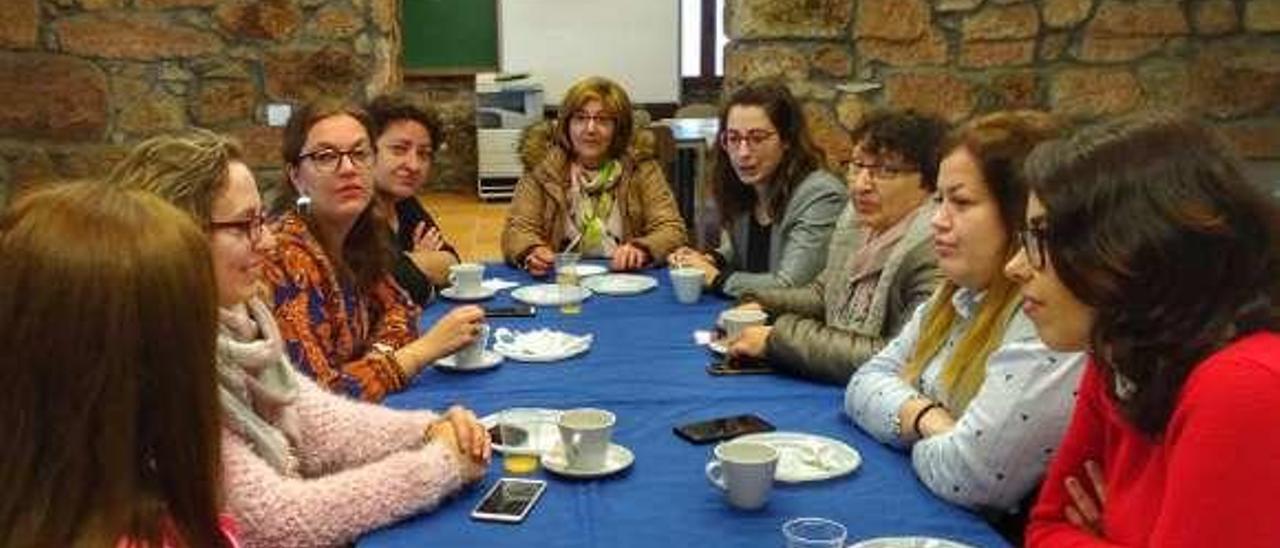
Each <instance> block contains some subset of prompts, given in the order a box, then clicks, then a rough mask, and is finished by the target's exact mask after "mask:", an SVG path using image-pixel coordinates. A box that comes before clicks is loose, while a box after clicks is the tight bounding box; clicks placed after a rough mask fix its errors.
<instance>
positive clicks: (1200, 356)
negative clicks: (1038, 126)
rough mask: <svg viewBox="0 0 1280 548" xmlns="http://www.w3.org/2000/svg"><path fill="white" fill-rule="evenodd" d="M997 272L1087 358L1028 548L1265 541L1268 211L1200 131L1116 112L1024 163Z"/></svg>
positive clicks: (1279, 326) (1278, 309) (1223, 150)
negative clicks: (1023, 223) (1008, 254)
mask: <svg viewBox="0 0 1280 548" xmlns="http://www.w3.org/2000/svg"><path fill="white" fill-rule="evenodd" d="M1025 169H1026V171H1027V179H1028V181H1030V182H1031V186H1032V189H1033V194H1032V196H1031V197H1030V199H1029V201H1028V206H1027V226H1028V228H1027V229H1026V230H1024V231H1022V232H1021V233H1020V238H1021V241H1022V246H1023V251H1022V252H1020V253H1019V254H1018V255H1017V256H1015V257H1014V258H1013V260H1012V261H1010V263H1009V264H1008V265H1007V266H1006V272H1007V273H1008V274H1009V276H1010V277H1012V278H1014V279H1015V280H1017V281H1018V282H1020V283H1021V284H1022V293H1023V296H1024V298H1025V301H1026V305H1025V309H1026V312H1027V315H1028V316H1030V317H1031V319H1032V320H1033V321H1034V322H1035V324H1036V330H1037V331H1038V332H1039V334H1040V337H1041V338H1042V339H1044V342H1045V343H1046V344H1047V345H1048V346H1049V347H1051V348H1054V349H1057V350H1083V349H1087V350H1088V351H1089V354H1090V357H1091V360H1092V361H1091V364H1090V366H1089V368H1088V371H1087V372H1086V374H1085V377H1084V380H1083V381H1082V384H1081V386H1080V390H1079V396H1078V400H1077V402H1076V407H1075V412H1074V415H1073V417H1072V422H1071V424H1070V426H1069V427H1068V430H1067V434H1066V437H1065V438H1064V440H1063V442H1062V444H1061V446H1060V448H1059V449H1058V452H1057V455H1056V456H1055V458H1054V461H1053V463H1052V465H1051V466H1050V468H1049V473H1048V476H1047V478H1046V479H1045V483H1044V485H1043V487H1042V490H1041V492H1040V498H1039V501H1038V502H1037V503H1036V506H1035V508H1034V509H1033V511H1032V515H1031V523H1030V525H1029V527H1028V529H1027V537H1026V538H1027V543H1028V545H1030V546H1052V547H1057V546H1159V547H1162V548H1178V547H1203V546H1231V547H1249V546H1257V547H1263V546H1266V547H1274V546H1276V545H1277V544H1278V543H1280V520H1276V519H1275V514H1276V510H1275V507H1274V502H1273V499H1274V497H1275V494H1276V493H1280V472H1277V470H1280V436H1277V435H1275V431H1276V430H1275V429H1276V426H1275V425H1276V424H1277V423H1280V205H1278V204H1277V203H1276V202H1275V200H1274V199H1271V198H1269V197H1267V196H1266V195H1265V194H1263V193H1262V192H1261V191H1260V190H1259V189H1258V188H1255V187H1253V186H1251V185H1250V184H1249V183H1248V182H1246V180H1245V178H1244V177H1243V176H1242V175H1241V171H1240V167H1239V165H1238V163H1237V162H1236V161H1235V160H1234V159H1233V155H1232V153H1231V152H1230V151H1229V147H1228V146H1227V145H1226V144H1225V142H1224V141H1223V140H1222V139H1221V138H1220V137H1218V136H1217V135H1216V134H1214V133H1213V132H1212V131H1211V130H1209V129H1208V128H1207V127H1206V126H1204V125H1203V124H1201V123H1198V122H1195V121H1192V120H1190V119H1186V118H1180V117H1174V116H1165V115H1151V114H1147V115H1141V116H1135V117H1130V118H1125V119H1122V120H1118V121H1115V122H1112V123H1108V124H1103V125H1100V126H1096V127H1092V128H1089V129H1085V130H1082V131H1080V132H1079V133H1078V134H1076V135H1075V136H1073V137H1071V138H1070V139H1064V140H1059V141H1054V142H1050V143H1048V144H1045V145H1042V146H1041V147H1040V148H1038V149H1037V150H1036V151H1035V152H1034V153H1033V154H1032V155H1031V157H1030V158H1028V160H1027V163H1026V166H1025Z"/></svg>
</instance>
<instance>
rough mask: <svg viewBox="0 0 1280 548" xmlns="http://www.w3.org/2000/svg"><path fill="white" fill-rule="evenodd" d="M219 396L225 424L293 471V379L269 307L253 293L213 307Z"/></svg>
mask: <svg viewBox="0 0 1280 548" xmlns="http://www.w3.org/2000/svg"><path fill="white" fill-rule="evenodd" d="M218 323H219V326H218V398H219V400H221V402H222V411H223V415H224V417H223V420H224V421H226V424H227V426H228V427H230V428H231V429H232V430H234V431H236V432H237V433H239V434H240V435H242V436H244V437H245V438H247V439H248V440H249V441H250V442H251V443H252V445H253V450H254V452H255V453H257V455H258V456H260V457H262V459H263V460H265V461H267V463H269V464H271V466H272V467H274V468H275V469H276V470H277V471H279V472H280V473H282V474H285V475H296V473H297V472H296V471H297V469H298V466H297V460H296V458H295V457H294V455H293V451H292V447H293V443H295V442H296V441H298V439H299V435H300V428H299V424H298V416H297V413H296V411H295V410H294V409H293V406H292V404H293V402H294V401H295V400H297V398H298V379H297V378H296V377H294V375H296V373H294V371H293V368H292V366H291V365H290V364H289V360H288V358H286V357H285V353H284V341H283V340H282V339H281V337H280V329H279V327H277V326H276V322H275V318H273V317H272V316H271V311H270V310H268V309H267V306H266V305H265V304H263V303H262V301H260V300H258V299H257V298H256V297H255V298H252V299H250V300H249V301H248V302H246V303H245V306H243V307H236V308H222V309H220V310H218Z"/></svg>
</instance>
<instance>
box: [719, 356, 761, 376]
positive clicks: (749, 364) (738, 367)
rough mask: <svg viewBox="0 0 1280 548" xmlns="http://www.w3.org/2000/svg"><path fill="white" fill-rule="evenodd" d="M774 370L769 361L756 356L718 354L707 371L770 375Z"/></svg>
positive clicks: (722, 373) (723, 373)
mask: <svg viewBox="0 0 1280 548" xmlns="http://www.w3.org/2000/svg"><path fill="white" fill-rule="evenodd" d="M773 372H774V371H773V367H771V366H770V365H769V362H768V361H765V360H761V359H754V358H734V357H731V356H718V357H716V358H715V359H713V360H712V361H711V363H710V364H709V365H707V373H710V374H712V375H769V374H772V373H773Z"/></svg>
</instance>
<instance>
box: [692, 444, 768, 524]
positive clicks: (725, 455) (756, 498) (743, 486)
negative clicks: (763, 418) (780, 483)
mask: <svg viewBox="0 0 1280 548" xmlns="http://www.w3.org/2000/svg"><path fill="white" fill-rule="evenodd" d="M714 452H715V455H716V458H715V460H713V461H711V462H708V463H707V479H709V480H711V483H713V484H715V486H716V487H719V488H720V489H722V490H724V492H725V494H726V495H727V496H728V497H729V504H730V505H732V506H733V507H735V508H741V509H743V510H758V509H760V508H762V507H764V504H765V503H766V502H768V501H769V492H770V491H771V490H773V474H774V471H776V470H777V468H778V458H779V454H778V450H777V449H774V448H773V447H772V446H769V445H767V444H763V443H756V442H750V441H740V442H728V443H722V444H720V445H717V446H716V449H715V451H714Z"/></svg>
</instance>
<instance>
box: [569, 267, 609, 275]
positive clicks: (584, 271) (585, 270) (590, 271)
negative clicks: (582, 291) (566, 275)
mask: <svg viewBox="0 0 1280 548" xmlns="http://www.w3.org/2000/svg"><path fill="white" fill-rule="evenodd" d="M573 271H574V272H577V273H578V277H579V278H586V277H587V276H595V275H596V274H604V273H605V272H608V271H609V268H608V267H606V266H604V265H599V264H578V265H577V266H574V267H573Z"/></svg>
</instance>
